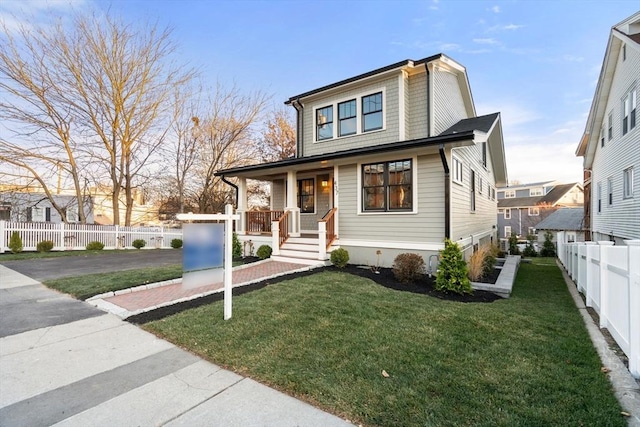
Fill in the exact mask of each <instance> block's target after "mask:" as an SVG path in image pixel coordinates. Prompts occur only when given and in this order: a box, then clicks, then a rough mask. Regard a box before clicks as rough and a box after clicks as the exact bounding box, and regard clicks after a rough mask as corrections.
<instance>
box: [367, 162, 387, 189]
mask: <svg viewBox="0 0 640 427" xmlns="http://www.w3.org/2000/svg"><path fill="white" fill-rule="evenodd" d="M376 185H384V163H377V164H373V165H365V166H364V186H365V187H370V186H376Z"/></svg>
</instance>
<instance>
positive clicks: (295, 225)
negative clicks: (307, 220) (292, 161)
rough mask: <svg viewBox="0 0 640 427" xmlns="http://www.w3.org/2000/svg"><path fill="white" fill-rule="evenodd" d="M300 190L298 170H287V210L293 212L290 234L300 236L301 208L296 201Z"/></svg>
mask: <svg viewBox="0 0 640 427" xmlns="http://www.w3.org/2000/svg"><path fill="white" fill-rule="evenodd" d="M297 191H298V180H297V174H296V171H288V172H287V207H286V208H285V209H286V210H288V211H290V212H291V214H290V215H291V221H290V223H291V226H290V229H289V234H290V235H291V236H292V237H300V208H299V207H298V202H297V201H296V193H297Z"/></svg>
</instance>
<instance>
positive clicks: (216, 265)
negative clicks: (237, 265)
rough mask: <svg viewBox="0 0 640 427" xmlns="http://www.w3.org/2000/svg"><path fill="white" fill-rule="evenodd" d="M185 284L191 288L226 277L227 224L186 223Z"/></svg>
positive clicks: (184, 251) (184, 235) (183, 277)
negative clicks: (225, 235)
mask: <svg viewBox="0 0 640 427" xmlns="http://www.w3.org/2000/svg"><path fill="white" fill-rule="evenodd" d="M183 241H184V246H183V250H182V269H183V275H182V286H183V287H185V288H187V289H193V288H198V287H202V286H208V285H213V284H215V283H222V282H223V280H224V224H215V223H204V224H184V225H183Z"/></svg>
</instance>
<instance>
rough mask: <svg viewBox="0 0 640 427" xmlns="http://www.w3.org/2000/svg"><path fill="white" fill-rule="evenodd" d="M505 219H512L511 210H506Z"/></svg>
mask: <svg viewBox="0 0 640 427" xmlns="http://www.w3.org/2000/svg"><path fill="white" fill-rule="evenodd" d="M504 219H511V208H505V210H504Z"/></svg>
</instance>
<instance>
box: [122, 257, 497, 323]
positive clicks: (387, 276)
mask: <svg viewBox="0 0 640 427" xmlns="http://www.w3.org/2000/svg"><path fill="white" fill-rule="evenodd" d="M245 263H246V262H245ZM321 271H342V272H344V273H349V274H353V275H355V276H360V277H365V278H367V279H371V280H373V281H374V282H376V283H378V284H379V285H382V286H384V287H386V288H389V289H394V290H397V291H403V292H413V293H416V294H423V295H429V296H432V297H434V298H439V299H442V300H448V301H458V302H476V303H486V302H493V301H495V300H499V299H502V298H501V297H499V296H498V295H496V294H494V293H491V292H487V291H474V292H473V294H471V295H469V294H465V295H459V294H456V293H444V292H440V291H436V290H435V289H434V287H433V286H434V284H435V277H432V278H429V277H428V276H426V275H425V276H424V277H423V278H422V279H421V280H419V281H417V282H414V283H400V282H399V281H398V280H396V278H395V276H394V275H393V270H391V269H390V268H380V269H379V270H378V271H379V272H378V274H376V273H374V272H373V271H372V270H371V269H370V268H368V267H367V268H362V267H359V266H356V265H351V264H349V265H347V266H346V267H345V268H338V267H335V266H329V267H324V268H316V269H314V270H310V271H303V272H299V273H292V274H287V275H284V276H279V277H275V278H273V279H268V280H264V281H262V282H258V283H253V284H251V285H246V286H242V287H239V288H234V289H233V296H238V295H242V294H245V293H248V292H252V291H255V290H258V289H262V288H264V287H266V286H268V285H271V284H274V283H278V282H282V281H284V280H290V279H295V278H298V277H304V276H310V275H312V274H316V273H319V272H321ZM223 296H224V295H223V293H222V292H219V293H216V294H211V295H208V296H205V297H202V298H197V299H193V300H191V301H184V302H180V303H177V304H173V305H170V306H167V307H161V308H158V309H156V310H152V311H147V312H146V313H141V314H137V315H135V316H131V317H128V318H127V319H126V320H127V321H128V322H131V323H135V324H143V323H148V322H152V321H154V320H159V319H162V318H164V317H167V316H170V315H172V314H176V313H180V312H181V311H184V310H188V309H190V308H195V307H200V306H202V305H206V304H211V303H212V302H215V301H221V300H222V299H223Z"/></svg>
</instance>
